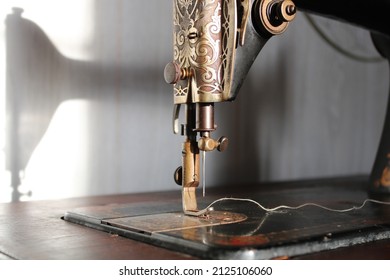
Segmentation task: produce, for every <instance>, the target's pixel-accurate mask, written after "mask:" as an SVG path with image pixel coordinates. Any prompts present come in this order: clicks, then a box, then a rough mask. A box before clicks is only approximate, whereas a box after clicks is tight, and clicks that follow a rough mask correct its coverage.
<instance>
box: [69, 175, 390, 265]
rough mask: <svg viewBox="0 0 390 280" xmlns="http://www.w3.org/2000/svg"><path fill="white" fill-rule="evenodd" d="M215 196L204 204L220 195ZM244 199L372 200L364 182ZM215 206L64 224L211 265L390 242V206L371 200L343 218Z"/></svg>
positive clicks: (92, 215)
mask: <svg viewBox="0 0 390 280" xmlns="http://www.w3.org/2000/svg"><path fill="white" fill-rule="evenodd" d="M225 191H226V190H225ZM213 192H214V193H213V194H212V195H210V196H207V199H205V201H202V202H201V206H203V207H206V206H207V205H209V203H211V202H212V201H214V200H215V199H217V198H220V197H221V196H218V192H215V191H213ZM220 193H222V192H220ZM236 197H237V196H236ZM239 197H241V198H251V199H253V200H255V201H257V202H259V203H261V204H262V205H263V206H265V207H269V208H271V207H275V206H279V205H290V206H298V205H302V204H304V203H306V202H314V203H317V204H320V205H323V206H326V207H330V208H332V209H347V208H351V207H352V206H360V205H362V203H363V201H364V200H365V199H367V197H368V195H367V192H366V187H365V180H361V179H355V180H352V181H351V180H349V181H346V180H342V179H341V180H321V181H306V182H296V183H288V184H269V185H262V186H261V187H259V186H257V188H254V187H252V188H250V189H247V190H246V191H244V192H241V193H240V196H239ZM378 199H380V200H383V201H386V200H387V201H389V198H388V197H386V196H385V197H381V198H378ZM213 208H214V211H213V212H211V214H210V215H209V216H207V217H203V218H197V217H189V216H185V215H183V214H182V213H181V202H180V200H170V201H166V202H148V203H132V204H115V205H104V206H96V207H88V208H79V209H74V210H70V211H68V212H67V213H66V214H65V216H64V219H65V220H67V221H70V222H74V223H78V224H81V225H85V226H88V227H91V228H94V229H98V230H103V231H106V232H110V233H112V234H118V235H121V236H124V237H128V238H132V239H136V240H139V241H143V242H147V243H151V244H154V245H157V246H161V247H165V248H169V249H172V250H175V251H179V252H183V253H187V254H191V255H194V256H197V257H200V258H206V259H272V258H285V257H293V256H297V255H303V254H308V253H313V252H319V251H323V250H331V249H336V248H340V247H346V246H352V245H357V244H363V243H367V242H372V241H376V240H382V239H388V238H390V205H383V204H376V203H372V202H367V203H366V204H365V206H364V207H363V208H361V209H355V210H351V211H347V212H342V213H340V212H333V211H329V210H326V209H322V208H319V207H317V206H305V207H303V208H300V209H293V210H288V209H284V210H283V209H282V210H278V211H274V212H266V211H265V210H262V209H261V208H259V207H258V205H256V204H254V203H252V202H250V201H236V200H226V201H220V202H217V203H216V204H214V205H213Z"/></svg>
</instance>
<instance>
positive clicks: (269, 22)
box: [65, 0, 390, 258]
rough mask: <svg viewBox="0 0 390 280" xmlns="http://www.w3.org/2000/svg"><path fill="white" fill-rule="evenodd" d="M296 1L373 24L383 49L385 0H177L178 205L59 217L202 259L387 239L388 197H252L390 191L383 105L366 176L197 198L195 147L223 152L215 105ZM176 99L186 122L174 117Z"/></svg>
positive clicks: (389, 131)
mask: <svg viewBox="0 0 390 280" xmlns="http://www.w3.org/2000/svg"><path fill="white" fill-rule="evenodd" d="M297 9H301V10H303V11H307V12H312V13H317V14H321V15H324V16H329V17H332V18H336V19H338V20H341V21H347V22H350V23H353V24H357V25H359V26H362V27H363V28H367V29H369V30H371V31H372V32H373V33H372V38H373V40H374V43H375V45H376V46H377V48H378V50H379V51H380V52H381V54H383V56H385V57H387V58H388V57H389V54H390V53H389V42H390V41H389V39H388V37H387V36H389V35H390V23H389V17H388V15H387V11H388V10H389V9H390V1H388V0H375V1H360V0H359V1H329V0H319V1H311V0H294V1H291V0H204V1H202V0H174V1H173V26H174V30H173V53H174V59H173V62H171V63H168V64H167V66H166V68H165V70H164V77H165V80H166V82H168V83H170V84H173V102H174V113H173V130H174V133H176V134H179V133H180V134H181V135H183V136H184V137H185V140H184V143H183V146H182V166H180V167H179V168H178V169H177V170H176V171H175V173H174V174H175V175H174V178H175V182H176V183H177V184H179V185H181V186H182V189H181V191H182V198H181V206H180V202H179V201H177V203H173V202H171V201H167V202H161V203H157V204H156V203H154V204H142V205H134V204H132V205H114V206H112V205H108V206H100V207H94V208H86V209H77V210H74V211H69V212H68V213H66V215H65V219H66V220H68V221H72V222H76V223H81V224H84V225H87V226H90V227H93V228H98V229H101V230H106V231H110V232H117V233H118V234H120V235H123V236H128V237H131V238H135V239H139V240H143V241H146V242H150V243H153V244H157V245H160V246H164V247H167V248H172V249H175V250H179V251H182V252H187V253H190V254H193V255H196V256H199V257H205V258H274V257H281V256H294V255H299V254H304V253H310V252H315V251H321V250H326V249H333V248H338V247H343V246H349V245H354V244H360V243H364V242H370V241H374V240H379V239H385V238H390V228H389V225H390V210H389V208H388V207H389V206H388V205H374V204H373V205H371V204H370V205H365V206H364V207H362V208H361V209H355V210H352V211H349V212H342V213H340V212H337V211H333V212H332V211H327V210H326V209H323V208H316V207H313V208H310V210H304V209H303V208H302V209H295V210H287V212H286V211H282V212H280V211H265V210H264V209H260V208H259V207H258V206H259V205H256V204H255V203H253V202H258V203H260V202H264V201H273V202H275V203H278V202H280V203H287V204H288V202H294V201H295V202H297V201H298V200H297V199H296V198H297V197H299V196H300V195H302V193H303V192H304V193H305V194H306V195H307V194H309V193H311V192H312V193H313V197H312V199H314V200H315V201H321V200H319V197H321V198H322V199H323V198H324V197H327V196H329V193H331V194H332V195H333V196H332V197H334V194H335V193H337V195H336V197H337V198H338V201H336V202H335V201H334V202H333V204H331V205H330V206H333V208H345V207H346V205H347V206H351V205H356V204H359V203H361V202H362V201H363V200H364V199H365V198H366V197H367V193H376V194H382V198H383V199H385V198H386V194H387V193H390V163H389V162H390V160H389V158H390V113H389V111H388V113H387V116H386V121H385V126H384V131H383V135H382V140H381V143H380V146H379V149H378V154H377V158H376V161H375V163H374V167H373V170H372V174H371V179H370V180H371V181H370V182H369V183H368V182H366V181H365V180H360V179H356V180H352V181H351V182H345V181H343V180H341V181H337V180H336V181H331V182H329V181H327V182H324V183H318V182H317V183H316V184H317V185H321V184H323V185H322V186H321V188H322V191H324V190H325V191H326V190H327V191H329V193H328V194H327V193H326V192H321V193H319V192H318V189H317V190H310V188H309V187H310V184H311V183H310V182H307V183H302V184H303V185H301V186H302V188H301V189H300V190H299V191H297V190H296V189H295V190H294V188H292V189H288V191H287V190H285V191H282V192H279V193H278V194H275V193H272V194H262V193H259V194H256V193H253V192H252V193H251V194H249V195H250V196H251V197H250V198H251V199H253V201H248V200H245V199H244V200H229V199H228V200H222V201H219V202H218V203H215V204H213V205H212V207H209V206H208V204H209V203H210V202H212V201H213V200H214V199H215V198H218V197H213V196H211V198H210V199H206V200H204V201H203V202H202V206H201V207H200V206H199V203H198V201H197V196H198V194H197V192H199V190H197V189H199V186H200V185H204V183H203V184H202V180H203V178H202V176H201V175H204V171H201V169H202V168H201V166H203V164H202V163H201V161H202V160H201V154H205V153H207V152H211V151H214V150H218V151H223V150H225V149H226V148H227V144H228V139H227V138H226V137H220V138H219V139H218V140H215V139H214V138H213V137H212V135H211V134H212V133H213V132H214V131H215V130H216V124H215V121H214V106H216V104H218V103H219V102H225V101H233V100H234V99H235V98H236V96H237V94H238V91H239V88H240V86H241V84H242V83H243V82H244V79H245V77H246V75H247V73H248V71H249V69H250V67H251V65H252V63H253V61H254V60H255V59H256V57H257V55H258V54H259V52H260V51H261V49H262V48H263V46H264V45H265V44H266V43H267V41H268V40H269V39H270V38H271V37H272V36H277V35H279V34H281V33H283V32H284V31H286V29H287V28H288V25H289V23H290V22H291V21H293V20H294V17H295V15H296V12H297ZM259 87H260V88H261V85H259ZM243 98H245V96H243ZM182 106H183V107H185V108H184V115H185V123H184V124H181V125H180V122H179V112H180V108H181V107H182ZM222 125H223V124H222ZM345 186H349V188H346V189H345V188H344V187H345ZM282 198H284V200H283V199H282ZM328 198H329V197H328ZM276 205H278V204H276ZM328 206H329V205H328ZM342 206H344V207H342ZM386 207H387V208H386Z"/></svg>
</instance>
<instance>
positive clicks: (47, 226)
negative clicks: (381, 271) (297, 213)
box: [0, 184, 390, 260]
mask: <svg viewBox="0 0 390 280" xmlns="http://www.w3.org/2000/svg"><path fill="white" fill-rule="evenodd" d="M271 187H272V188H269V186H265V187H264V188H266V189H268V190H270V189H271V190H272V192H277V191H278V188H280V189H283V188H285V187H284V186H280V185H278V184H276V185H272V186H271ZM232 189H233V190H234V189H235V190H237V188H234V187H233V188H231V189H227V188H224V189H223V192H224V193H226V192H228V193H232V194H233V193H234V191H230V192H229V191H227V190H232ZM259 189H262V188H256V191H259ZM248 190H250V191H253V186H252V187H249V188H248ZM240 191H242V188H240ZM209 192H210V191H209ZM211 193H212V195H218V193H221V189H217V188H216V189H213V190H211ZM178 199H180V192H177V191H175V192H160V193H145V194H128V195H107V196H98V197H86V198H73V199H64V200H52V201H36V202H18V203H8V204H7V203H5V204H0V225H1V226H0V259H76V260H78V259H193V257H192V256H189V255H185V254H182V253H177V252H174V251H170V250H167V249H163V248H159V247H155V246H152V245H148V244H145V243H141V242H137V241H134V240H131V239H127V238H123V237H120V236H117V235H112V234H109V233H106V232H101V231H98V230H94V229H90V228H86V227H83V226H80V225H76V224H72V223H69V222H66V221H64V220H62V219H61V217H62V216H63V215H64V213H65V212H66V211H67V210H69V209H73V208H77V207H85V206H96V205H105V204H109V203H131V202H151V201H161V200H164V201H169V200H172V201H173V203H176V202H177V200H178ZM295 258H296V259H390V240H382V241H376V242H372V243H369V244H363V245H356V246H353V247H348V248H342V249H336V250H331V251H325V252H319V253H315V254H309V255H303V256H299V257H295Z"/></svg>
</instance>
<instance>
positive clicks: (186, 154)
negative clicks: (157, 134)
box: [164, 0, 296, 214]
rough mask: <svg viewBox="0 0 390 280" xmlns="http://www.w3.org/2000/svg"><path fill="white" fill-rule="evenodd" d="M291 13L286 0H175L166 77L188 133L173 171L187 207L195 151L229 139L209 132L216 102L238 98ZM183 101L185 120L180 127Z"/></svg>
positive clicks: (191, 207)
mask: <svg viewBox="0 0 390 280" xmlns="http://www.w3.org/2000/svg"><path fill="white" fill-rule="evenodd" d="M295 13H296V8H295V5H294V3H293V2H292V1H290V0H255V1H252V0H203V1H202V0H174V9H173V24H174V34H173V51H174V61H173V62H171V63H168V64H167V66H166V67H165V70H164V77H165V80H166V82H167V83H170V84H173V85H174V86H173V91H174V94H173V95H174V97H173V100H174V114H173V127H174V128H173V129H174V132H175V133H179V132H180V131H181V134H182V135H184V136H186V140H185V142H184V144H183V162H182V166H181V167H179V168H178V169H177V170H176V172H175V181H176V183H178V184H180V185H182V186H183V209H184V211H185V212H186V213H188V214H195V213H196V212H197V210H198V209H197V203H196V194H195V190H196V187H197V186H198V185H199V182H200V168H199V151H202V152H203V154H204V153H205V152H210V151H213V150H215V149H217V150H219V151H223V150H225V149H226V147H227V144H228V139H227V138H226V137H220V138H219V139H218V140H214V139H213V138H211V137H210V136H211V132H213V131H214V130H215V129H216V125H215V122H214V103H217V102H223V101H232V100H234V99H235V98H236V95H237V93H238V90H239V88H240V85H241V84H242V82H243V80H244V78H245V76H246V75H247V73H248V71H249V68H250V67H251V65H252V63H253V61H254V60H255V58H256V56H257V55H258V53H259V51H260V50H261V48H262V47H263V46H264V44H265V43H266V42H267V40H268V39H269V38H270V37H271V36H273V35H277V34H281V33H283V32H284V31H285V30H286V28H287V26H288V23H289V22H290V21H291V20H293V19H294V17H295ZM182 104H184V105H185V106H186V108H185V119H186V121H185V124H183V125H181V129H180V126H179V111H180V106H181V105H182ZM198 133H199V135H198ZM198 136H200V138H199V140H198Z"/></svg>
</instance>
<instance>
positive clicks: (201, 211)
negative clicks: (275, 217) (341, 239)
mask: <svg viewBox="0 0 390 280" xmlns="http://www.w3.org/2000/svg"><path fill="white" fill-rule="evenodd" d="M228 200H231V201H245V202H251V203H254V204H256V205H257V206H258V207H259V208H261V209H263V210H264V211H266V212H275V211H277V210H281V209H289V210H298V209H300V208H303V207H307V206H315V207H319V208H321V209H324V210H327V211H331V212H338V213H345V212H349V211H353V210H360V209H362V208H363V207H364V206H365V205H366V204H367V203H368V202H371V203H377V204H383V205H390V202H386V201H380V200H375V199H369V198H368V199H365V200H364V201H363V203H362V204H361V205H360V206H352V207H350V208H345V209H334V208H330V207H326V206H323V205H321V204H317V203H313V202H308V203H304V204H301V205H298V206H288V205H279V206H276V207H274V208H267V207H264V206H263V205H261V204H260V203H258V202H257V201H255V200H253V199H249V198H234V197H231V198H229V197H224V198H219V199H217V200H214V201H213V202H212V203H210V204H209V205H208V206H207V207H206V208H204V209H203V210H199V211H198V212H196V216H199V215H202V214H205V213H207V212H208V211H209V209H210V207H211V206H213V205H214V204H216V203H218V202H221V201H228ZM193 215H194V213H193Z"/></svg>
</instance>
